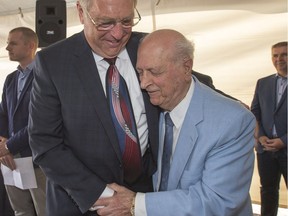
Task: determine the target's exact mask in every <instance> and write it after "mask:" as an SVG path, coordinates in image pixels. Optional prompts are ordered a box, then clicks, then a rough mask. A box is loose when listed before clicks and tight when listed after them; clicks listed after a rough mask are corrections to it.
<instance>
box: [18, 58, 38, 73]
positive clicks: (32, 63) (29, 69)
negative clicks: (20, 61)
mask: <svg viewBox="0 0 288 216" xmlns="http://www.w3.org/2000/svg"><path fill="white" fill-rule="evenodd" d="M34 66H35V61H32V62H31V63H30V64H28V65H27V66H26V68H24V69H23V68H21V66H20V65H18V67H17V70H18V71H20V72H21V73H30V72H31V71H32V70H33V68H34Z"/></svg>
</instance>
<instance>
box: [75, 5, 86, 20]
mask: <svg viewBox="0 0 288 216" xmlns="http://www.w3.org/2000/svg"><path fill="white" fill-rule="evenodd" d="M76 5H77V10H78V16H79V19H80V22H81V24H84V11H83V8H82V6H81V5H80V3H79V1H77V4H76Z"/></svg>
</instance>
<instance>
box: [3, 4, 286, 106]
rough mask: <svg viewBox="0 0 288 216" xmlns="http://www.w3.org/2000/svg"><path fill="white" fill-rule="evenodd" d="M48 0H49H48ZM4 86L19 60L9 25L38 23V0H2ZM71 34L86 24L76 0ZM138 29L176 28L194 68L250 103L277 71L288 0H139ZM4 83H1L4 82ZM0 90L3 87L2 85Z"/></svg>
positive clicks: (70, 9) (69, 8)
mask: <svg viewBox="0 0 288 216" xmlns="http://www.w3.org/2000/svg"><path fill="white" fill-rule="evenodd" d="M47 1H49V0H47ZM0 2H1V4H0V27H1V31H0V86H3V82H4V79H5V77H6V75H7V74H8V73H10V72H12V71H13V70H14V69H15V67H16V66H17V62H10V61H9V59H8V57H7V51H6V50H5V47H6V40H7V35H8V32H9V30H11V29H12V28H15V27H18V26H27V27H30V28H32V29H35V6H36V1H35V0H13V1H11V0H9V1H8V0H0ZM66 4H67V36H70V35H72V34H74V33H75V32H78V31H81V30H82V28H83V27H82V25H81V24H80V22H79V19H78V14H77V11H76V8H75V5H76V0H66ZM137 8H138V10H139V12H140V14H141V15H142V20H141V22H140V23H139V24H138V25H137V26H136V27H134V30H135V31H145V32H151V31H153V30H154V29H161V28H172V29H175V30H178V31H180V32H182V33H183V34H184V35H186V36H187V38H189V39H191V40H193V41H194V42H195V45H196V53H195V60H194V69H195V70H196V71H199V72H202V73H205V74H208V75H210V76H212V77H213V80H214V84H215V86H216V87H217V88H219V89H221V90H223V91H224V92H226V93H228V94H231V95H232V96H234V97H236V98H238V99H240V100H242V101H244V102H245V103H247V104H250V103H251V100H252V96H253V93H254V88H255V84H256V81H257V79H259V78H260V77H263V76H266V75H268V74H272V73H275V69H274V68H273V66H272V62H271V58H270V56H271V53H270V51H271V49H270V48H271V45H272V44H274V43H276V42H279V41H284V40H287V1H286V0H274V1H271V0H261V1H259V0H177V1H176V0H157V1H156V0H151V1H148V0H138V6H137ZM0 89H2V87H0ZM0 93H1V91H0Z"/></svg>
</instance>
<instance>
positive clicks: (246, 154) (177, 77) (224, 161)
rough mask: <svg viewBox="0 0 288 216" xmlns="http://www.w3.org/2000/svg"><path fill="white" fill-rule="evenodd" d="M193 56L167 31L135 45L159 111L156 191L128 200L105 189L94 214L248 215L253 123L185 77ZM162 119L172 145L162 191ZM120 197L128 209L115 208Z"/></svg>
mask: <svg viewBox="0 0 288 216" xmlns="http://www.w3.org/2000/svg"><path fill="white" fill-rule="evenodd" d="M193 53H194V46H193V45H192V44H191V42H190V41H188V40H187V39H186V38H185V37H184V36H183V35H182V34H181V33H179V32H177V31H174V30H169V29H163V30H158V31H155V32H152V33H151V34H149V35H148V36H146V37H145V38H144V39H143V40H142V42H141V44H140V46H139V49H138V59H137V70H138V73H139V76H140V81H141V88H142V89H145V90H146V91H147V92H148V94H149V96H150V101H151V103H152V104H154V105H158V106H160V107H161V108H162V110H163V112H162V113H161V115H160V123H159V127H160V132H159V134H160V142H159V152H158V169H157V172H156V173H155V174H154V175H153V186H154V191H155V192H152V193H145V194H144V193H137V194H136V196H135V193H134V192H131V191H130V190H127V189H125V188H124V187H122V186H119V185H117V184H111V185H108V186H109V187H111V188H112V189H113V190H115V191H116V192H117V193H116V195H114V196H113V197H109V198H103V199H100V200H98V203H97V204H98V205H102V206H104V208H101V209H99V210H98V214H99V215H110V214H109V213H110V212H113V214H111V215H124V214H122V212H128V211H129V209H127V206H128V208H129V207H130V211H131V212H132V215H133V214H135V215H136V216H141V215H148V216H150V215H151V216H160V215H166V216H167V215H171V216H172V215H173V216H174V215H191V216H192V215H193V216H194V215H195V216H212V215H219V216H235V215H237V216H252V215H253V213H252V204H251V199H250V195H249V190H250V184H251V180H252V175H253V168H254V152H253V149H254V142H255V140H254V129H255V124H256V121H255V117H254V116H253V114H252V113H251V112H250V111H249V110H248V109H246V108H245V107H244V106H242V105H241V104H240V103H238V102H236V101H235V100H231V99H229V98H227V97H224V96H223V95H220V94H219V93H217V92H215V91H214V90H212V89H211V88H209V87H207V86H206V85H204V84H202V83H201V82H200V81H198V79H197V78H196V77H195V76H193V75H192V76H191V73H190V72H191V68H192V66H193ZM166 113H169V114H170V117H171V119H172V121H173V123H174V127H173V130H174V131H173V136H174V139H173V150H172V155H171V159H170V172H169V177H168V185H167V189H164V190H162V189H161V191H160V188H159V186H160V180H161V172H162V155H163V148H164V140H163V139H164V133H165V131H164V124H165V123H164V114H166ZM123 197H125V198H126V199H127V200H131V201H130V205H128V204H127V202H124V204H122V203H123V199H121V198H123ZM133 200H134V201H135V202H134V203H133ZM115 209H116V210H115ZM117 213H118V214H117Z"/></svg>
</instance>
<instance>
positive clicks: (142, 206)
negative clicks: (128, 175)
mask: <svg viewBox="0 0 288 216" xmlns="http://www.w3.org/2000/svg"><path fill="white" fill-rule="evenodd" d="M135 215H136V216H147V211H146V202H145V193H139V192H138V193H137V194H136V197H135Z"/></svg>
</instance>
